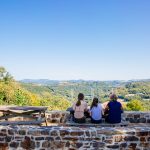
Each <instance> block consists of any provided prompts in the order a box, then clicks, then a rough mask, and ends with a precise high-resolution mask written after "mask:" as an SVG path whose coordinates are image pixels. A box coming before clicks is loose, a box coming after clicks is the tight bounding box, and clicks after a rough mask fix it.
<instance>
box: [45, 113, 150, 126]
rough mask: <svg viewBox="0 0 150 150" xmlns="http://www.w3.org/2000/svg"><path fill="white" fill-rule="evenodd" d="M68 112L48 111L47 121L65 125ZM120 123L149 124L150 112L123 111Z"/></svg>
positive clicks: (68, 116) (68, 117)
mask: <svg viewBox="0 0 150 150" xmlns="http://www.w3.org/2000/svg"><path fill="white" fill-rule="evenodd" d="M69 114H70V113H69V112H68V111H49V112H48V113H47V115H46V116H47V121H48V122H49V123H65V122H67V121H68V120H69V119H70V115H69ZM122 121H125V122H127V123H150V112H138V111H125V112H124V113H123V114H122Z"/></svg>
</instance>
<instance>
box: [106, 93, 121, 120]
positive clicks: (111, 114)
mask: <svg viewBox="0 0 150 150" xmlns="http://www.w3.org/2000/svg"><path fill="white" fill-rule="evenodd" d="M117 99H118V98H117V96H116V94H111V95H110V102H109V103H108V104H107V106H106V108H105V115H106V117H105V121H106V122H108V123H120V122H121V113H122V112H123V107H122V105H121V103H120V102H118V101H117Z"/></svg>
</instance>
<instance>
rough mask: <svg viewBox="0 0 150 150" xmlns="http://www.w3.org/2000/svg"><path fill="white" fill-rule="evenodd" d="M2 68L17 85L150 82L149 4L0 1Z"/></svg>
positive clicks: (112, 0) (88, 0) (121, 0)
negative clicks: (36, 82)
mask: <svg viewBox="0 0 150 150" xmlns="http://www.w3.org/2000/svg"><path fill="white" fill-rule="evenodd" d="M0 66H4V67H5V68H6V69H7V71H9V72H10V73H11V74H12V75H13V76H14V78H15V79H16V80H21V79H51V80H72V79H75V80H77V79H84V80H130V79H148V78H150V1H149V0H143V1H142V0H132V1H131V0H110V1H109V0H93V1H91V0H75V1H73V0H13V1H12V0H0Z"/></svg>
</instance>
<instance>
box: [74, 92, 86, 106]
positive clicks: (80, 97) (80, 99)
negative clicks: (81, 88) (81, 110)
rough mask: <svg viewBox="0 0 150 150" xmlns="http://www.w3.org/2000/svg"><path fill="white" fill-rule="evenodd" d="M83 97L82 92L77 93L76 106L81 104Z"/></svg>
mask: <svg viewBox="0 0 150 150" xmlns="http://www.w3.org/2000/svg"><path fill="white" fill-rule="evenodd" d="M83 99H84V94H83V93H79V94H78V101H77V103H76V106H80V105H81V101H82V100H83Z"/></svg>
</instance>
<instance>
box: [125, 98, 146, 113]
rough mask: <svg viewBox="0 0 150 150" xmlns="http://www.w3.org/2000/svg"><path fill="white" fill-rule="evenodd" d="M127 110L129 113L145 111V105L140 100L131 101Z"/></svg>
mask: <svg viewBox="0 0 150 150" xmlns="http://www.w3.org/2000/svg"><path fill="white" fill-rule="evenodd" d="M126 106H127V108H126V109H127V110H129V111H142V110H143V103H142V102H141V101H139V100H131V101H130V102H129V103H127V105H126Z"/></svg>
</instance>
